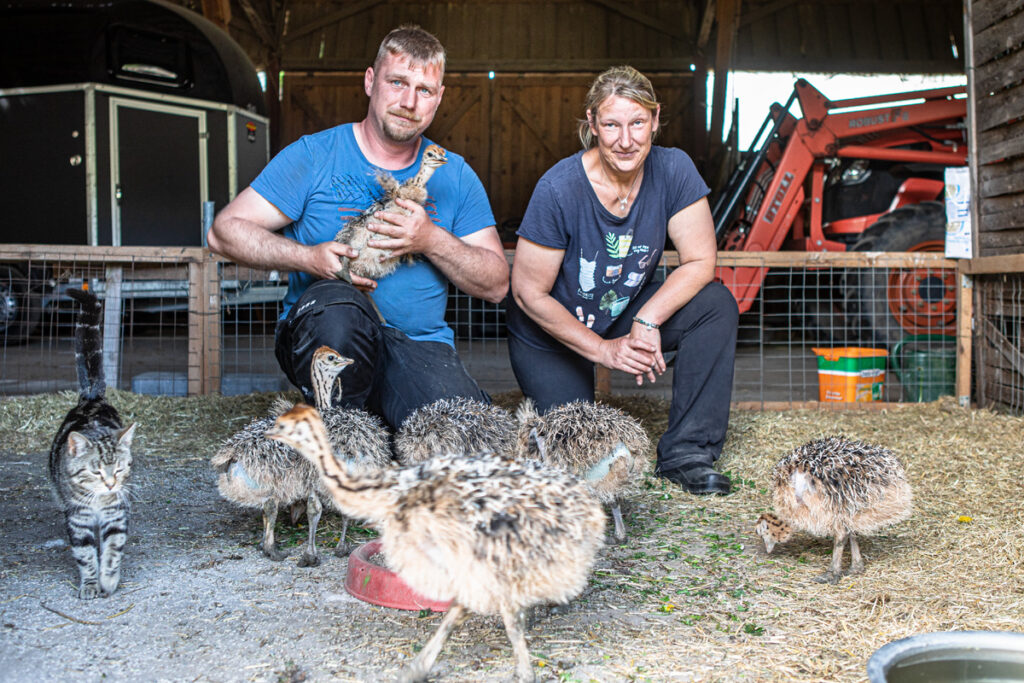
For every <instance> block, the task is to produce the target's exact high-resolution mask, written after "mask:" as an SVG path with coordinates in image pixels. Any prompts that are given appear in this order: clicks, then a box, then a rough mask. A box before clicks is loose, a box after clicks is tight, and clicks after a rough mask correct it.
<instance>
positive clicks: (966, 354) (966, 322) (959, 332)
mask: <svg viewBox="0 0 1024 683" xmlns="http://www.w3.org/2000/svg"><path fill="white" fill-rule="evenodd" d="M957 281H958V283H959V287H957V295H956V396H957V401H958V402H959V403H960V406H961V407H963V408H970V407H971V356H972V351H973V348H972V343H973V338H972V335H971V332H972V327H973V325H972V322H973V320H974V281H973V280H972V279H971V276H970V275H968V274H967V273H964V272H963V271H962V270H960V269H957Z"/></svg>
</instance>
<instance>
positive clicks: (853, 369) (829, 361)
mask: <svg viewBox="0 0 1024 683" xmlns="http://www.w3.org/2000/svg"><path fill="white" fill-rule="evenodd" d="M811 350H812V351H814V353H815V355H817V356H818V400H819V401H881V400H882V390H883V387H884V385H885V359H886V356H888V355H889V352H888V351H886V350H885V349H871V348H862V347H844V348H834V349H811Z"/></svg>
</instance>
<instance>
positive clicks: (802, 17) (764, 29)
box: [732, 0, 964, 73]
mask: <svg viewBox="0 0 1024 683" xmlns="http://www.w3.org/2000/svg"><path fill="white" fill-rule="evenodd" d="M963 24H964V22H963V5H962V4H961V0H888V1H883V2H870V1H865V0H827V1H823V0H787V1H783V2H780V1H779V0H744V2H743V4H742V8H741V11H740V26H739V32H738V35H737V38H736V41H735V45H736V55H735V57H734V58H733V64H732V68H734V69H739V70H745V71H810V72H821V71H829V72H837V73H842V72H850V73H871V72H876V73H962V72H963V44H964V41H963ZM954 46H956V47H957V48H959V53H957V52H955V51H954Z"/></svg>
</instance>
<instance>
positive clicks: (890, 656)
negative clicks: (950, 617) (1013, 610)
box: [868, 631, 1024, 683]
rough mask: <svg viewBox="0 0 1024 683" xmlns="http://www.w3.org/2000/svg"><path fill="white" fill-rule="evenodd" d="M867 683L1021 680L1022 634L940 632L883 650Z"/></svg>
mask: <svg viewBox="0 0 1024 683" xmlns="http://www.w3.org/2000/svg"><path fill="white" fill-rule="evenodd" d="M868 680H869V681H870V682H871V683H952V682H954V681H955V682H957V683H976V682H977V683H980V682H981V681H984V682H985V683H1003V682H1006V683H1011V682H1014V681H1024V633H1012V632H1009V631H940V632H937V633H922V634H919V635H916V636H910V637H909V638H903V639H902V640H896V641H893V642H891V643H889V644H887V645H883V646H882V647H880V648H879V649H878V650H876V651H875V653H874V654H873V655H871V659H869V660H868Z"/></svg>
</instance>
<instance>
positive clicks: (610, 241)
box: [604, 230, 633, 259]
mask: <svg viewBox="0 0 1024 683" xmlns="http://www.w3.org/2000/svg"><path fill="white" fill-rule="evenodd" d="M632 243H633V231H632V230H630V231H629V232H627V233H626V234H625V235H616V234H615V233H614V232H606V233H605V234H604V248H605V251H607V252H608V255H609V256H610V257H612V258H616V259H623V258H626V254H628V253H629V245H631V244H632Z"/></svg>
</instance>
